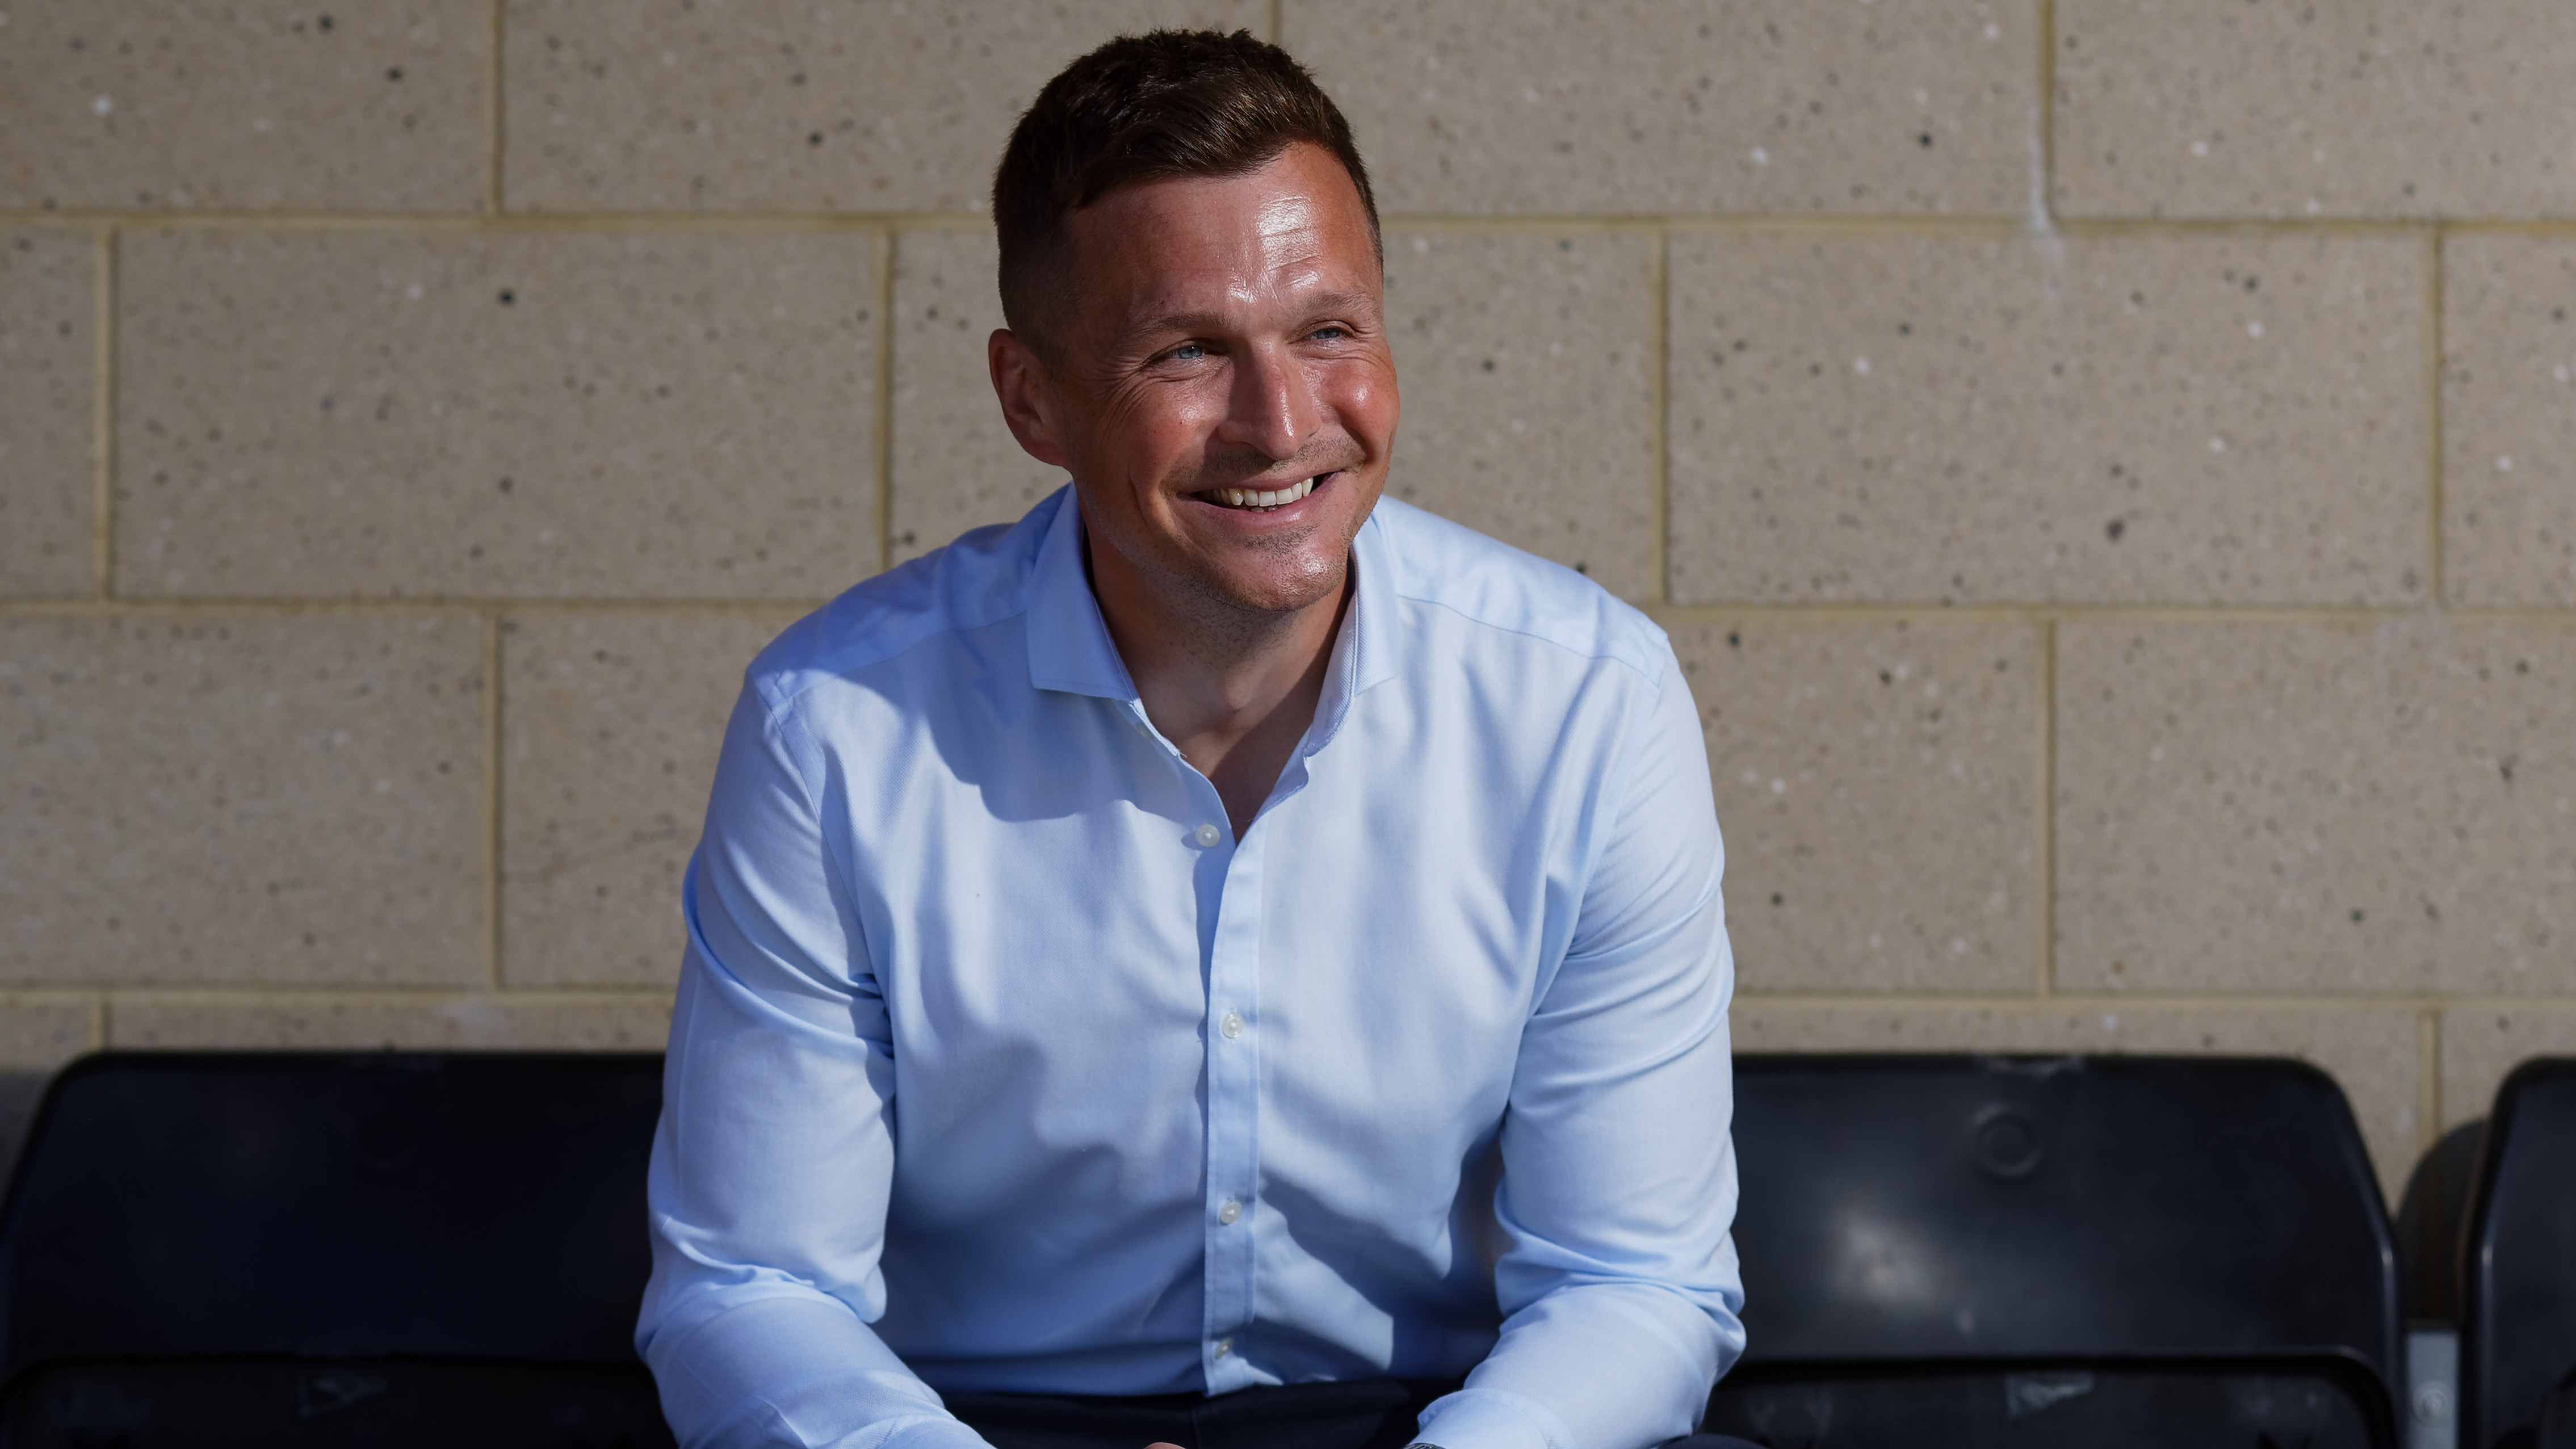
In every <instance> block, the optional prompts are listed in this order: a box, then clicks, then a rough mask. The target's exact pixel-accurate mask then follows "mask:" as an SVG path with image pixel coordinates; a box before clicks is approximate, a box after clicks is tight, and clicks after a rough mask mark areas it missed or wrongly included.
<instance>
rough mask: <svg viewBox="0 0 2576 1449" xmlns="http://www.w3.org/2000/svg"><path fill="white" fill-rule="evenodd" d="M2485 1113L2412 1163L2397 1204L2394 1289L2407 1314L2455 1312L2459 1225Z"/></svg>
mask: <svg viewBox="0 0 2576 1449" xmlns="http://www.w3.org/2000/svg"><path fill="white" fill-rule="evenodd" d="M2486 1130H2487V1119H2485V1118H2484V1117H2480V1118H2478V1119H2477V1120H2476V1121H2474V1122H2463V1123H2461V1124H2460V1125H2459V1126H2457V1127H2454V1128H2452V1129H2451V1130H2450V1131H2448V1132H2445V1133H2443V1134H2442V1140H2441V1141H2439V1142H2436V1143H2434V1144H2433V1149H2432V1150H2431V1151H2430V1152H2427V1153H2425V1154H2424V1156H2423V1158H2422V1159H2421V1160H2419V1161H2418V1162H2417V1163H2416V1164H2415V1171H2414V1174H2413V1175H2412V1176H2410V1177H2408V1178H2407V1179H2406V1196H2405V1197H2404V1198H2403V1199H2401V1200H2400V1201H2399V1202H2398V1204H2397V1224H2396V1226H2397V1251H2398V1254H2399V1257H2400V1258H2401V1260H2402V1261H2401V1262H2400V1264H2399V1271H2400V1277H2399V1279H2398V1292H2399V1293H2400V1294H2401V1295H2402V1296H2403V1297H2404V1299H2405V1303H2404V1312H2405V1314H2406V1316H2407V1317H2408V1318H2409V1319H2413V1320H2416V1321H2419V1322H2420V1321H2423V1320H2426V1319H2438V1320H2440V1321H2442V1322H2445V1323H2456V1322H2458V1321H2459V1318H2460V1273H2459V1256H2460V1229H2461V1226H2462V1224H2463V1223H2464V1222H2465V1220H2466V1219H2467V1217H2468V1213H2469V1196H2470V1194H2471V1193H2473V1192H2475V1191H2476V1190H2477V1168H2478V1147H2479V1145H2480V1142H2481V1139H2483V1138H2484V1137H2485V1135H2486Z"/></svg>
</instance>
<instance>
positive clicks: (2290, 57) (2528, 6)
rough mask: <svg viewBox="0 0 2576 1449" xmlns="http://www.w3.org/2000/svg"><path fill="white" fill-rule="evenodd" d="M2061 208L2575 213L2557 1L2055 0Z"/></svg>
mask: <svg viewBox="0 0 2576 1449" xmlns="http://www.w3.org/2000/svg"><path fill="white" fill-rule="evenodd" d="M2056 3H2057V32H2056V33H2057V54H2056V62H2055V76H2056V86H2057V106H2056V124H2057V147H2056V163H2057V173H2056V181H2055V194H2056V198H2057V204H2058V206H2059V208H2060V209H2061V210H2063V211H2064V212H2065V213H2066V214H2068V215H2070V216H2112V215H2120V216H2139V215H2145V216H2170V217H2309V216H2324V217H2351V216H2361V217H2417V216H2448V217H2491V216H2502V217H2540V216H2568V215H2571V214H2576V152H2571V151H2570V150H2569V149H2568V144H2567V136H2568V113H2567V96H2568V94H2569V92H2570V91H2571V90H2572V89H2576V8H2570V7H2569V6H2567V5H2566V4H2564V3H2562V0H2478V3H2476V4H2449V5H2422V6H2411V7H2395V6H2382V5H2355V4H2333V3H2311V0H2300V3H2265V4H2245V3H2243V0H2056Z"/></svg>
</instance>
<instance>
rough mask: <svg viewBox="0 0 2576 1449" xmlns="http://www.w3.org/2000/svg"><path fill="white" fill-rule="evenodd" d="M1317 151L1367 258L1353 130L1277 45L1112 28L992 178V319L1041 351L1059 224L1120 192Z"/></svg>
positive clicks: (1062, 237)
mask: <svg viewBox="0 0 2576 1449" xmlns="http://www.w3.org/2000/svg"><path fill="white" fill-rule="evenodd" d="M1300 141H1303V142H1307V143H1309V144H1312V145H1316V146H1321V147H1322V148H1324V149H1325V150H1326V151H1329V152H1331V153H1332V155H1333V159H1335V160H1337V161H1339V162H1341V163H1342V169H1343V170H1344V171H1347V172H1349V173H1350V177H1351V184H1352V185H1354V186H1356V187H1358V188H1359V192H1360V205H1361V206H1362V207H1364V208H1366V210H1367V212H1368V220H1369V238H1370V240H1371V241H1372V242H1373V243H1375V244H1376V245H1377V249H1378V262H1379V265H1381V266H1383V265H1384V264H1385V261H1386V248H1385V244H1384V242H1383V241H1381V240H1380V239H1379V237H1378V225H1377V198H1376V197H1375V196H1374V195H1373V194H1372V193H1371V192H1370V190H1369V180H1368V168H1367V167H1366V166H1363V165H1361V164H1360V153H1359V148H1358V147H1357V146H1355V145H1353V144H1352V143H1351V124H1350V122H1349V121H1346V120H1344V119H1343V118H1342V112H1341V108H1340V107H1338V106H1336V105H1334V104H1333V100H1332V97H1330V96H1327V95H1325V94H1324V89H1323V87H1321V86H1319V85H1317V84H1315V78H1314V76H1312V75H1310V74H1308V73H1307V70H1306V68H1305V67H1304V66H1302V65H1299V64H1298V63H1297V62H1296V61H1295V60H1294V59H1292V58H1291V57H1290V56H1289V54H1288V52H1286V51H1284V50H1281V49H1280V48H1279V47H1277V46H1275V45H1272V44H1269V43H1268V42H1266V41H1262V40H1257V39H1255V38H1253V36H1252V34H1251V32H1249V31H1244V30H1238V31H1236V32H1234V33H1233V34H1232V35H1226V34H1222V33H1220V32H1218V31H1214V30H1156V31H1152V32H1149V33H1147V34H1144V35H1122V36H1120V37H1119V38H1118V39H1116V40H1113V41H1111V42H1109V43H1108V44H1107V45H1104V46H1102V47H1100V48H1099V49H1098V50H1095V51H1093V52H1091V53H1090V54H1089V55H1086V56H1084V57H1082V58H1081V59H1080V60H1077V61H1075V62H1074V63H1073V64H1071V65H1068V66H1066V67H1065V68H1064V69H1063V70H1062V71H1060V72H1058V73H1057V74H1056V78H1055V79H1053V80H1051V81H1048V82H1047V84H1046V89H1045V90H1042V91H1040V92H1038V98H1037V99H1036V100H1035V101H1033V102H1031V103H1030V105H1029V109H1028V111H1027V113H1026V114H1024V115H1022V116H1021V117H1020V123H1019V125H1017V126H1016V127H1014V128H1012V131H1011V143H1010V145H1009V146H1007V147H1005V148H1004V149H1003V152H1002V164H1001V166H1000V167H999V168H998V169H997V170H995V172H994V173H993V228H994V230H995V231H996V232H997V233H999V235H1000V239H1001V244H1002V264H1001V284H1002V316H1003V318H1004V320H1005V321H1007V322H1008V323H1009V324H1010V326H1011V328H1012V330H1013V331H1016V332H1021V333H1023V334H1027V335H1028V336H1029V337H1030V340H1031V341H1032V342H1036V343H1039V344H1040V345H1041V346H1043V345H1044V339H1043V336H1042V330H1043V329H1042V327H1041V326H1039V325H1038V324H1040V323H1041V319H1042V318H1049V317H1052V316H1054V315H1058V311H1057V308H1056V307H1055V306H1053V305H1051V302H1052V300H1053V299H1054V298H1056V297H1058V296H1061V295H1062V294H1064V293H1066V292H1068V291H1070V290H1071V283H1072V282H1073V278H1072V276H1071V267H1070V263H1071V261H1072V257H1071V254H1070V253H1071V243H1072V236H1071V234H1070V233H1069V232H1068V231H1067V230H1066V228H1065V218H1067V217H1069V216H1071V215H1072V214H1073V213H1074V212H1077V211H1080V210H1081V209H1082V208H1084V207H1086V206H1089V205H1090V204H1091V203H1093V202H1095V201H1098V200H1099V199H1100V198H1101V197H1103V196H1106V195H1108V194H1109V193H1110V192H1112V191H1114V190H1116V189H1118V188H1119V187H1121V186H1132V185H1136V184H1138V183H1140V182H1147V181H1166V180H1174V179H1178V178H1182V177H1219V176H1241V175H1243V174H1244V173H1245V172H1248V171H1257V170H1259V169H1260V168H1262V167H1263V166H1266V165H1268V164H1269V163H1270V162H1271V161H1273V160H1274V159H1276V158H1277V157H1278V155H1279V153H1280V152H1282V151H1285V150H1287V149H1288V148H1289V147H1290V146H1291V145H1294V144H1296V143H1297V142H1300Z"/></svg>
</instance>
